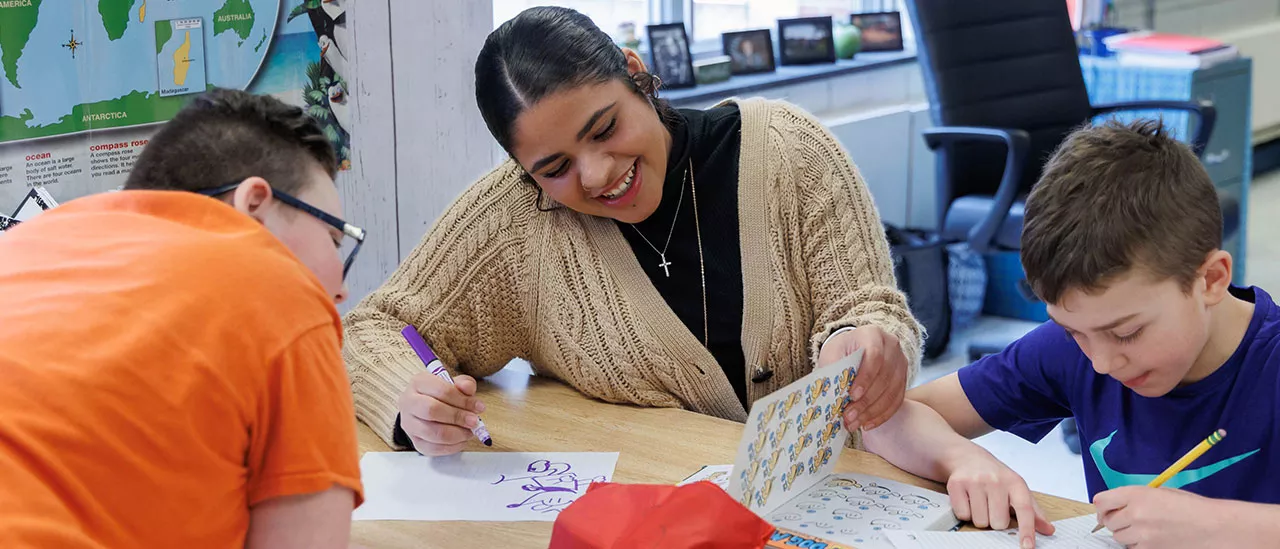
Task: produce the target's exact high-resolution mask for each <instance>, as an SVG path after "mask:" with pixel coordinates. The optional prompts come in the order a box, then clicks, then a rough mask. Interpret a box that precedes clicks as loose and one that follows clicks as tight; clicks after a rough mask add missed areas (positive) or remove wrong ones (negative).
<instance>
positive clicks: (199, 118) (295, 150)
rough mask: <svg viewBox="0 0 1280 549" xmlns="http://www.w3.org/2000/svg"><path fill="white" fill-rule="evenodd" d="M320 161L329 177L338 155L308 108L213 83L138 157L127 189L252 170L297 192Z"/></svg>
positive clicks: (220, 181)
mask: <svg viewBox="0 0 1280 549" xmlns="http://www.w3.org/2000/svg"><path fill="white" fill-rule="evenodd" d="M308 162H315V163H316V164H317V165H319V166H320V167H321V168H323V169H324V171H325V173H328V174H329V177H333V176H334V175H335V174H336V173H337V165H338V164H337V156H336V155H335V154H334V151H333V146H332V145H331V144H330V143H329V140H328V138H326V137H325V134H324V132H323V131H322V130H321V129H320V125H319V124H318V123H317V122H316V121H315V119H314V118H311V117H310V116H308V115H307V114H306V113H305V112H303V110H302V109H301V108H298V107H295V106H292V105H288V104H286V103H284V102H281V101H280V100H278V99H276V98H274V97H271V96H266V95H254V94H251V93H247V92H242V91H237V90H228V89H214V90H210V91H208V92H205V93H202V94H200V95H199V96H197V97H196V98H195V99H193V100H192V101H191V103H190V104H188V105H187V106H186V107H184V108H183V109H182V110H180V111H178V114H177V115H175V116H174V117H173V119H172V120H170V121H169V122H167V123H165V125H164V127H162V128H161V129H160V131H159V132H157V133H156V135H155V136H154V137H152V138H151V142H150V143H149V144H148V145H147V146H146V148H145V149H143V151H142V154H141V155H139V156H138V160H137V162H136V163H135V164H134V166H133V170H132V171H131V172H130V173H129V178H128V180H126V182H125V186H124V188H125V189H126V190H143V189H149V190H180V191H201V190H205V189H211V188H215V187H220V186H222V185H227V184H230V183H235V182H237V181H241V180H244V179H246V178H249V177H253V176H258V177H261V178H263V179H266V180H267V181H268V182H269V183H270V184H271V186H272V187H275V188H276V189H279V190H281V191H284V192H286V193H290V194H296V193H298V192H299V191H300V190H301V189H302V187H303V186H304V185H305V184H306V182H307V181H308V178H307V174H306V172H307V170H305V169H303V166H305V165H307V164H308Z"/></svg>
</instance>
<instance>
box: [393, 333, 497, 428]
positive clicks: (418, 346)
mask: <svg viewBox="0 0 1280 549" xmlns="http://www.w3.org/2000/svg"><path fill="white" fill-rule="evenodd" d="M400 335H402V336H404V339H405V341H408V342H409V346H410V347H413V352H415V353H418V358H420V359H422V363H423V364H426V365H427V369H428V370H431V373H433V374H435V375H437V376H439V377H440V378H441V379H443V380H445V381H448V382H449V385H453V378H451V377H449V371H448V370H445V369H444V363H442V362H440V359H439V358H437V357H436V353H435V351H432V350H431V347H428V346H427V342H426V340H424V339H422V335H421V334H419V333H418V329H417V328H414V327H413V326H405V327H404V329H403V330H400ZM471 432H472V433H475V435H476V438H478V439H480V442H483V443H484V445H485V446H493V439H492V438H489V429H487V428H485V426H484V422H483V421H481V420H480V418H479V417H478V416H477V417H476V426H475V428H474V429H472V430H471Z"/></svg>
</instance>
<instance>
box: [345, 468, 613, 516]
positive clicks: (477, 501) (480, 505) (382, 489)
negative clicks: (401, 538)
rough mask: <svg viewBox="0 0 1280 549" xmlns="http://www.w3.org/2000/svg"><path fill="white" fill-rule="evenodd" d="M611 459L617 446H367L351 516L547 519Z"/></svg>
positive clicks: (606, 477) (606, 471)
mask: <svg viewBox="0 0 1280 549" xmlns="http://www.w3.org/2000/svg"><path fill="white" fill-rule="evenodd" d="M617 463H618V454H617V453H616V452H541V453H520V452H463V453H460V454H455V455H452V456H446V457H438V458H429V457H425V456H423V455H421V454H418V453H416V452H369V453H366V454H365V455H364V457H362V458H361V459H360V474H361V477H362V479H363V482H364V495H365V501H364V504H363V505H361V506H360V508H358V509H356V510H355V512H354V513H352V516H351V518H352V520H434V521H445V520H468V521H506V522H516V521H543V522H552V521H555V520H556V516H558V515H559V514H560V511H562V510H563V509H564V508H565V507H568V506H569V504H570V503H573V502H574V501H575V500H577V499H578V496H581V495H582V494H584V493H586V491H587V486H589V485H590V484H591V483H592V482H608V481H610V479H612V478H613V468H614V466H615V465H617Z"/></svg>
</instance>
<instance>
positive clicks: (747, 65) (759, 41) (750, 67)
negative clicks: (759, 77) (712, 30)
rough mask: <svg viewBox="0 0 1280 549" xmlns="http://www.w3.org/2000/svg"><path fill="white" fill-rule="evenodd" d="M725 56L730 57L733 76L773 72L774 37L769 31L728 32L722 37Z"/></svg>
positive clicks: (730, 68)
mask: <svg viewBox="0 0 1280 549" xmlns="http://www.w3.org/2000/svg"><path fill="white" fill-rule="evenodd" d="M720 40H721V42H723V43H724V54H725V55H727V56H729V70H730V72H732V73H733V74H754V73H758V72H773V71H775V70H777V67H776V66H775V64H774V61H773V36H772V35H770V34H769V29H758V30H749V31H742V32H726V33H724V34H722V35H720Z"/></svg>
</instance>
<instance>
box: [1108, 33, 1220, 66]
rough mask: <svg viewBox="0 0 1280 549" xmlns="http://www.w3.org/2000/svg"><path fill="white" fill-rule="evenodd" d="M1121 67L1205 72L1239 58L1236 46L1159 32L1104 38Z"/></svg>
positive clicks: (1209, 39) (1208, 39)
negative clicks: (1224, 62)
mask: <svg viewBox="0 0 1280 549" xmlns="http://www.w3.org/2000/svg"><path fill="white" fill-rule="evenodd" d="M1104 41H1105V42H1106V44H1107V48H1109V49H1110V50H1112V51H1114V52H1116V57H1117V59H1118V60H1119V61H1120V64H1122V65H1131V66H1140V67H1161V68H1174V69H1206V68H1209V67H1212V66H1214V65H1217V64H1218V63H1222V62H1223V61H1230V60H1232V59H1235V58H1237V57H1240V51H1239V50H1237V49H1236V47H1235V46H1232V45H1230V44H1225V43H1223V42H1219V41H1217V40H1213V39H1211V38H1201V37H1197V36H1185V35H1180V34H1168V33H1161V32H1132V33H1127V34H1120V35H1116V36H1112V37H1109V38H1106V39H1105V40H1104Z"/></svg>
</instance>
